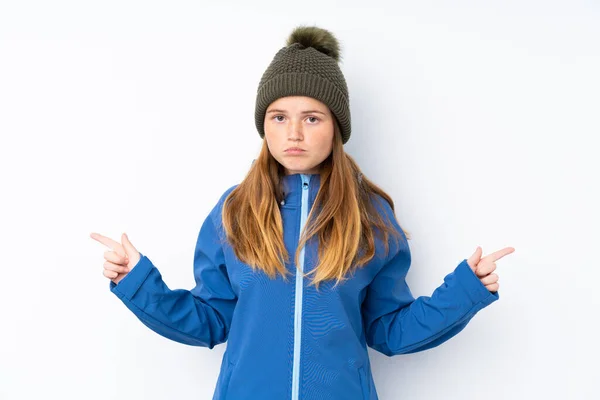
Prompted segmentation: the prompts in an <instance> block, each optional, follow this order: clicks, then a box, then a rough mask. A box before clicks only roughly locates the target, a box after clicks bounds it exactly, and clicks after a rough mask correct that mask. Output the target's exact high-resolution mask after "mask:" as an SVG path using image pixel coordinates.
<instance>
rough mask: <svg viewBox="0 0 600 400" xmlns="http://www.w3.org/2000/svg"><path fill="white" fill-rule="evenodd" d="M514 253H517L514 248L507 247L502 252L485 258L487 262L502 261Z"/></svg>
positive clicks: (499, 251)
mask: <svg viewBox="0 0 600 400" xmlns="http://www.w3.org/2000/svg"><path fill="white" fill-rule="evenodd" d="M513 251H515V249H514V247H505V248H503V249H502V250H498V251H495V252H493V253H491V254H488V255H487V256H485V257H483V258H485V259H486V261H491V262H496V261H498V260H499V259H501V258H502V257H504V256H506V255H508V254H510V253H512V252H513ZM488 259H489V260H488Z"/></svg>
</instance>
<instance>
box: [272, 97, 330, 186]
mask: <svg viewBox="0 0 600 400" xmlns="http://www.w3.org/2000/svg"><path fill="white" fill-rule="evenodd" d="M333 118H334V116H333V114H332V113H331V111H330V110H329V107H327V106H326V105H325V104H324V103H322V102H320V101H319V100H317V99H314V98H312V97H306V96H288V97H281V98H279V99H277V100H276V101H274V102H273V103H271V104H270V105H269V107H268V108H267V111H266V114H265V140H266V141H267V146H268V148H269V151H270V152H271V154H272V155H273V157H275V159H276V160H277V161H278V162H279V163H280V164H281V165H283V167H284V168H285V173H286V175H290V174H296V173H301V174H316V173H318V172H319V165H320V164H321V162H323V160H325V159H326V158H327V157H328V156H329V154H330V153H331V150H332V149H333V133H334V130H333ZM293 147H298V148H300V149H302V151H299V152H294V151H290V150H288V149H290V148H293Z"/></svg>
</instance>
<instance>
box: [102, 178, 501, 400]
mask: <svg viewBox="0 0 600 400" xmlns="http://www.w3.org/2000/svg"><path fill="white" fill-rule="evenodd" d="M283 179H284V196H285V198H284V201H282V203H281V205H280V211H281V215H282V219H283V227H284V242H285V246H286V249H287V251H288V253H289V254H290V256H291V262H290V264H288V265H286V267H287V268H288V269H289V271H291V272H292V275H290V277H292V278H291V279H288V281H287V282H285V281H284V280H283V278H282V277H281V276H280V275H278V277H277V278H276V279H270V278H269V277H268V276H267V275H266V274H265V273H263V272H254V271H253V270H252V269H251V268H250V267H249V266H248V265H245V264H244V263H242V262H241V261H240V260H239V259H238V258H236V256H235V255H234V252H233V249H232V248H231V247H230V245H229V244H228V243H227V241H226V237H225V232H224V228H223V226H222V222H221V211H222V206H223V202H224V200H225V198H226V196H227V195H228V194H229V193H230V192H231V190H233V189H234V188H235V187H236V186H237V185H235V186H233V187H231V188H229V189H227V190H226V191H225V193H223V195H222V196H221V198H220V199H219V201H218V202H217V204H216V206H215V207H214V208H213V209H212V211H211V212H210V214H209V216H208V217H207V218H206V220H205V221H204V223H203V224H202V227H201V228H200V233H199V236H198V241H197V243H196V248H195V254H194V277H195V281H196V286H195V287H194V288H193V289H191V290H185V289H169V288H168V287H167V285H166V284H165V282H164V281H163V279H162V277H161V274H160V272H159V271H158V269H157V268H156V267H155V266H154V264H153V263H152V261H150V259H149V258H148V257H147V256H145V255H143V254H141V259H140V261H139V262H138V263H137V264H136V266H135V267H134V268H133V269H132V270H131V271H130V272H129V273H128V274H127V275H126V276H125V277H124V278H123V279H122V280H121V281H120V282H119V284H117V285H115V284H114V283H113V282H112V281H111V282H110V289H111V290H112V292H113V293H114V294H115V295H117V296H118V297H119V298H120V299H121V300H122V301H123V303H125V305H126V306H127V307H128V308H129V309H130V310H131V311H133V313H134V314H135V315H136V316H137V317H138V318H139V319H140V320H141V321H142V322H143V323H144V324H145V325H146V326H148V327H149V328H150V329H152V330H153V331H155V332H157V333H158V334H160V335H162V336H164V337H166V338H169V339H171V340H174V341H177V342H180V343H184V344H188V345H192V346H204V347H208V348H211V349H212V348H213V347H214V346H215V345H217V344H219V343H223V342H225V341H227V342H228V343H227V347H226V350H225V352H224V355H223V360H222V364H221V370H220V374H219V377H218V380H217V383H216V387H215V391H214V397H213V400H217V399H219V400H244V399H260V400H285V399H291V400H297V399H303V400H313V399H315V400H316V399H336V400H339V399H343V400H354V399H355V400H365V399H370V400H376V399H377V398H378V397H377V392H376V390H375V385H374V381H373V377H372V375H371V365H370V362H369V356H368V352H367V346H370V347H372V348H373V349H375V350H377V351H379V352H381V353H383V354H386V355H388V356H393V355H397V354H407V353H414V352H418V351H423V350H426V349H430V348H432V347H435V346H438V345H439V344H441V343H443V342H445V341H446V340H448V339H450V338H451V337H453V336H454V335H456V334H457V333H458V332H460V331H461V330H462V329H464V327H465V326H466V325H467V323H468V322H469V320H470V319H471V318H472V317H473V316H474V315H475V314H476V313H477V312H478V311H479V310H481V309H482V308H484V307H486V306H487V305H489V304H491V303H492V302H494V301H496V300H498V298H499V296H498V292H490V291H489V290H488V289H486V287H485V286H484V285H483V284H482V283H481V281H480V280H479V278H478V277H477V276H476V275H475V273H474V272H473V271H472V270H471V268H470V267H469V265H468V264H467V261H466V259H465V260H463V261H462V262H460V264H458V266H457V267H456V268H455V269H454V271H453V272H451V273H450V274H448V275H447V276H446V277H445V278H444V282H443V283H442V285H441V286H439V287H438V288H437V289H435V291H434V292H433V294H432V295H431V297H428V296H420V297H418V298H416V299H415V298H414V297H413V295H412V294H411V291H410V288H409V287H408V285H407V283H406V274H407V272H408V270H409V267H410V262H411V256H410V250H409V247H408V243H407V241H406V236H404V234H403V233H402V239H403V240H402V241H400V242H397V241H395V240H394V239H393V238H391V239H390V243H389V252H388V254H387V255H386V254H385V249H384V247H383V246H384V244H383V243H382V242H381V240H379V241H377V242H376V255H375V257H374V258H373V259H372V260H371V261H370V262H369V263H368V264H367V265H365V266H364V267H362V268H359V269H358V270H356V272H355V274H353V275H352V276H351V277H350V278H349V279H348V280H347V281H345V282H343V283H340V284H339V285H338V286H337V287H336V288H333V286H334V283H335V282H334V281H327V282H322V283H321V286H320V287H319V291H317V290H316V288H315V286H308V285H307V283H308V282H309V279H311V278H312V277H311V278H304V279H302V277H301V275H299V274H298V275H297V274H296V267H295V265H294V264H293V255H294V254H295V253H296V248H297V245H298V240H299V235H300V231H301V229H302V227H303V226H304V224H305V223H306V220H307V216H308V212H309V210H310V208H311V206H312V205H313V202H314V200H315V197H316V194H317V192H318V190H319V185H320V176H319V175H318V174H315V175H306V174H293V175H287V176H285V177H284V178H283ZM374 198H376V199H377V200H379V201H380V202H378V201H376V202H374V204H375V206H376V208H377V210H378V211H379V212H383V213H385V214H386V215H387V217H388V218H389V219H390V220H391V221H392V222H393V223H394V226H395V228H396V229H398V230H399V232H402V230H401V229H400V226H399V225H398V222H397V221H396V219H395V217H394V214H393V211H392V209H391V207H390V206H389V204H388V203H387V202H386V201H385V200H383V198H381V197H380V196H378V195H376V197H374ZM317 251H318V247H317V242H316V238H314V237H313V238H311V239H310V240H309V241H308V243H307V245H306V246H305V247H304V249H303V250H302V251H301V254H300V261H299V262H300V265H299V268H300V269H301V270H303V271H309V270H312V269H313V268H314V267H315V266H316V263H317Z"/></svg>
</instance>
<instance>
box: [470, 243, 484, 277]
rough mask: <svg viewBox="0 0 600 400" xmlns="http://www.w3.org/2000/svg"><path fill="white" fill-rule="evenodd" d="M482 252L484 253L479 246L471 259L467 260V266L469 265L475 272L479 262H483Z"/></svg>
mask: <svg viewBox="0 0 600 400" xmlns="http://www.w3.org/2000/svg"><path fill="white" fill-rule="evenodd" d="M482 252H483V251H482V249H481V247H480V246H477V249H475V253H473V255H471V257H469V258H468V260H467V264H469V267H471V269H472V270H473V271H475V269H476V267H477V264H479V260H481V254H482Z"/></svg>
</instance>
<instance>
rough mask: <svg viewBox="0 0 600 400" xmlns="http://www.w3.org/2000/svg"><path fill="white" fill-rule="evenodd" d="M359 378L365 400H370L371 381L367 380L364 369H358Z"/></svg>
mask: <svg viewBox="0 0 600 400" xmlns="http://www.w3.org/2000/svg"><path fill="white" fill-rule="evenodd" d="M358 377H359V378H360V387H361V388H362V395H363V399H364V400H368V399H369V398H370V390H369V381H368V380H367V374H365V369H364V367H360V368H359V369H358Z"/></svg>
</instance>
